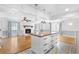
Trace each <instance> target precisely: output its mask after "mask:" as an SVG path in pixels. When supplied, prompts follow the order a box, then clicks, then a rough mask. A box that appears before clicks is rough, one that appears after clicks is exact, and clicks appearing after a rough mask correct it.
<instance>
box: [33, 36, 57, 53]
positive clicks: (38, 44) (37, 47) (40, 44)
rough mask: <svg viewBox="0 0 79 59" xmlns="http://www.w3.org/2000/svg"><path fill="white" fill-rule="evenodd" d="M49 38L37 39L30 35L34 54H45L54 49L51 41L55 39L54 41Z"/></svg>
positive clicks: (37, 37)
mask: <svg viewBox="0 0 79 59" xmlns="http://www.w3.org/2000/svg"><path fill="white" fill-rule="evenodd" d="M51 36H52V35H48V36H43V37H39V36H35V35H32V51H33V52H34V53H36V54H45V53H47V52H48V51H49V50H51V48H53V47H54V46H53V45H54V44H53V41H54V40H56V38H55V39H54V38H52V37H51ZM53 37H54V36H53Z"/></svg>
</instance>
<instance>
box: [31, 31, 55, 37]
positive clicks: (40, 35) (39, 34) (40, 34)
mask: <svg viewBox="0 0 79 59" xmlns="http://www.w3.org/2000/svg"><path fill="white" fill-rule="evenodd" d="M53 34H56V33H55V32H54V33H50V32H45V33H38V34H34V33H31V35H33V36H38V37H44V36H48V35H53Z"/></svg>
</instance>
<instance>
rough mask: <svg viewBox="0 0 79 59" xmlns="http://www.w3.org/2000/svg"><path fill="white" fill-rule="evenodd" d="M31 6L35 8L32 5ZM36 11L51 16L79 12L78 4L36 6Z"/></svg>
mask: <svg viewBox="0 0 79 59" xmlns="http://www.w3.org/2000/svg"><path fill="white" fill-rule="evenodd" d="M31 6H33V7H36V6H35V5H34V4H32V5H31ZM37 9H39V10H41V11H44V12H46V13H48V14H50V15H52V16H54V15H61V14H63V13H68V12H74V11H77V10H79V4H37Z"/></svg>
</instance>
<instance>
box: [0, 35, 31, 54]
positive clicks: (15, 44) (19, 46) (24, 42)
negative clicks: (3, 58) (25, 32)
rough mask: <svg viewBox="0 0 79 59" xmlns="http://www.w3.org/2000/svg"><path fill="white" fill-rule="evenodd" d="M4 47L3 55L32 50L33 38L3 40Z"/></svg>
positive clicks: (1, 50)
mask: <svg viewBox="0 0 79 59" xmlns="http://www.w3.org/2000/svg"><path fill="white" fill-rule="evenodd" d="M3 40H4V42H3V46H2V48H0V53H1V54H7V53H18V52H20V51H23V50H25V49H28V48H31V36H30V35H29V36H15V37H9V38H5V39H3Z"/></svg>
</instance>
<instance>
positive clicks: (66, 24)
mask: <svg viewBox="0 0 79 59" xmlns="http://www.w3.org/2000/svg"><path fill="white" fill-rule="evenodd" d="M71 23H72V25H71ZM62 31H79V19H78V18H75V19H67V20H65V21H63V22H62Z"/></svg>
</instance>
